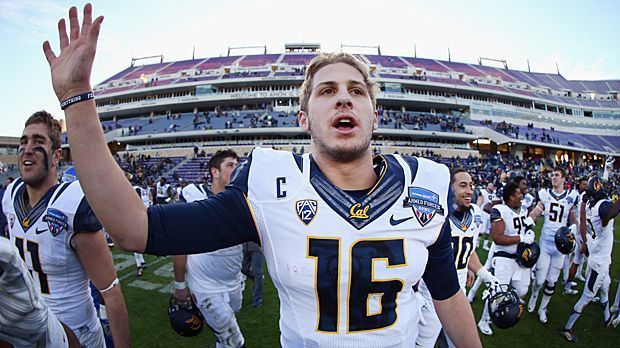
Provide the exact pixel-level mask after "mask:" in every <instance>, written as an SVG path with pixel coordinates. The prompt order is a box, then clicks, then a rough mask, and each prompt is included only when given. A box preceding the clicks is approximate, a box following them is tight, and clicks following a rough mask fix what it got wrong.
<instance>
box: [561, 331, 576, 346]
mask: <svg viewBox="0 0 620 348" xmlns="http://www.w3.org/2000/svg"><path fill="white" fill-rule="evenodd" d="M562 336H564V338H565V339H566V340H567V341H568V342H571V343H575V342H577V336H575V334H573V330H566V329H564V331H562Z"/></svg>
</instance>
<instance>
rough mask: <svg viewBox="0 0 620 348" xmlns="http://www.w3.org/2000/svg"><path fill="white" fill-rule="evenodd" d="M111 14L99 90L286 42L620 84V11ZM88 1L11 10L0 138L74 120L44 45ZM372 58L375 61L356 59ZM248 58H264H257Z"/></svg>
mask: <svg viewBox="0 0 620 348" xmlns="http://www.w3.org/2000/svg"><path fill="white" fill-rule="evenodd" d="M92 3H93V6H94V13H95V15H99V14H103V15H105V17H106V19H105V21H104V23H103V27H102V31H101V36H100V39H99V48H98V51H97V57H96V59H95V65H94V68H93V69H94V71H93V74H92V83H93V84H97V83H99V82H101V81H103V80H104V79H106V78H107V77H110V76H112V75H113V74H115V73H117V72H119V71H121V70H122V69H124V68H126V67H127V66H129V64H130V62H131V58H132V57H143V56H150V55H157V54H163V55H164V58H165V61H171V60H182V59H189V58H191V54H192V48H193V47H194V46H195V47H196V57H209V56H219V55H225V54H226V50H227V47H228V46H233V47H234V46H254V45H261V46H262V45H267V50H268V52H270V53H281V52H283V51H284V44H285V43H287V42H319V43H321V44H322V49H323V51H338V50H340V44H341V43H343V44H356V45H372V46H376V45H380V46H381V51H382V53H383V54H386V55H392V54H393V55H408V56H413V47H414V44H415V45H416V47H417V52H418V56H419V57H426V58H436V59H447V56H448V53H447V52H448V48H450V50H451V54H452V60H453V61H460V62H468V63H476V62H477V59H478V57H491V58H499V59H506V60H507V61H508V66H509V67H510V68H513V69H520V70H527V60H528V59H529V61H530V66H531V68H532V71H539V72H555V71H556V62H557V63H558V65H559V68H560V72H561V73H562V75H564V76H565V77H566V78H568V79H592V80H596V79H620V47H619V46H618V38H617V36H618V33H620V21H619V20H618V14H619V13H620V1H615V0H609V1H588V2H586V1H572V0H565V1H556V0H547V1H530V0H523V1H482V0H480V1H473V0H472V1H441V0H435V1H429V0H426V1H418V0H408V1H407V0H403V1H400V0H399V1H390V0H383V1H365V0H357V1H349V0H346V1H344V0H343V1H334V0H307V1H293V0H288V1H285V0H262V1H246V0H227V1H208V0H202V1H178V0H177V1H116V0H108V1H93V2H92ZM73 4H75V5H78V6H79V8H80V13H81V8H82V6H83V5H84V4H85V2H79V3H75V2H71V1H51V0H36V1H35V0H19V1H18V0H0V42H2V47H3V49H2V54H1V55H0V62H2V66H3V67H4V69H3V72H2V73H1V74H0V76H1V77H0V78H1V83H0V96H1V101H2V102H1V105H2V113H0V125H1V126H0V135H9V136H18V135H20V134H21V131H22V128H23V123H24V121H25V120H26V118H27V117H28V116H29V115H30V114H31V113H33V112H34V111H37V110H40V109H46V110H48V111H50V112H51V113H52V114H54V115H55V116H56V117H57V118H62V117H63V114H62V112H61V111H60V108H59V107H58V101H57V100H56V97H55V96H54V93H53V91H52V88H51V82H50V77H49V68H48V65H47V62H46V60H45V58H44V56H43V53H42V50H41V45H42V43H43V41H44V40H46V39H50V41H51V42H52V46H53V47H54V48H55V49H56V50H57V46H58V44H57V43H58V35H57V31H56V23H57V21H58V19H60V18H61V17H63V16H67V12H68V8H69V7H70V6H71V5H73ZM355 52H361V53H373V52H371V50H355ZM245 53H260V52H259V51H246V52H245Z"/></svg>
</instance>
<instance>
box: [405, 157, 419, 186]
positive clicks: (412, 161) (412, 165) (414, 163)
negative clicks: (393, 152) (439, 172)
mask: <svg viewBox="0 0 620 348" xmlns="http://www.w3.org/2000/svg"><path fill="white" fill-rule="evenodd" d="M402 158H403V159H404V160H405V162H407V164H408V165H409V169H410V170H411V182H410V184H413V180H415V177H416V175H418V159H417V157H412V156H402Z"/></svg>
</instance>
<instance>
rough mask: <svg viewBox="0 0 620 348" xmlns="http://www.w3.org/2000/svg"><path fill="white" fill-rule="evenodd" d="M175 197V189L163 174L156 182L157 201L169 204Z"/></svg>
mask: <svg viewBox="0 0 620 348" xmlns="http://www.w3.org/2000/svg"><path fill="white" fill-rule="evenodd" d="M173 198H174V191H173V190H172V187H171V186H170V184H169V183H168V182H167V180H166V178H164V177H163V176H162V177H161V178H159V181H157V182H156V183H155V203H157V204H168V203H170V202H172V200H173Z"/></svg>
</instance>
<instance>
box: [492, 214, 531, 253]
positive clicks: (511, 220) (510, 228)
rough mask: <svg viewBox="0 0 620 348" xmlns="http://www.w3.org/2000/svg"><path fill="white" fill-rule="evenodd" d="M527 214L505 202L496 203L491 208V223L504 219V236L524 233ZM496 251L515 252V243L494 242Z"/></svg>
mask: <svg viewBox="0 0 620 348" xmlns="http://www.w3.org/2000/svg"><path fill="white" fill-rule="evenodd" d="M526 218H527V215H526V214H525V213H524V212H523V211H522V210H521V209H519V211H515V210H513V209H512V208H510V207H509V206H507V205H505V204H498V205H496V206H494V207H493V210H491V223H493V222H494V221H498V220H499V219H502V220H504V235H506V236H518V235H520V234H522V233H525V227H526V225H525V219H526ZM498 251H504V252H507V253H510V254H516V253H517V244H516V243H515V244H511V245H499V244H495V253H496V254H497V252H498Z"/></svg>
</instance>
